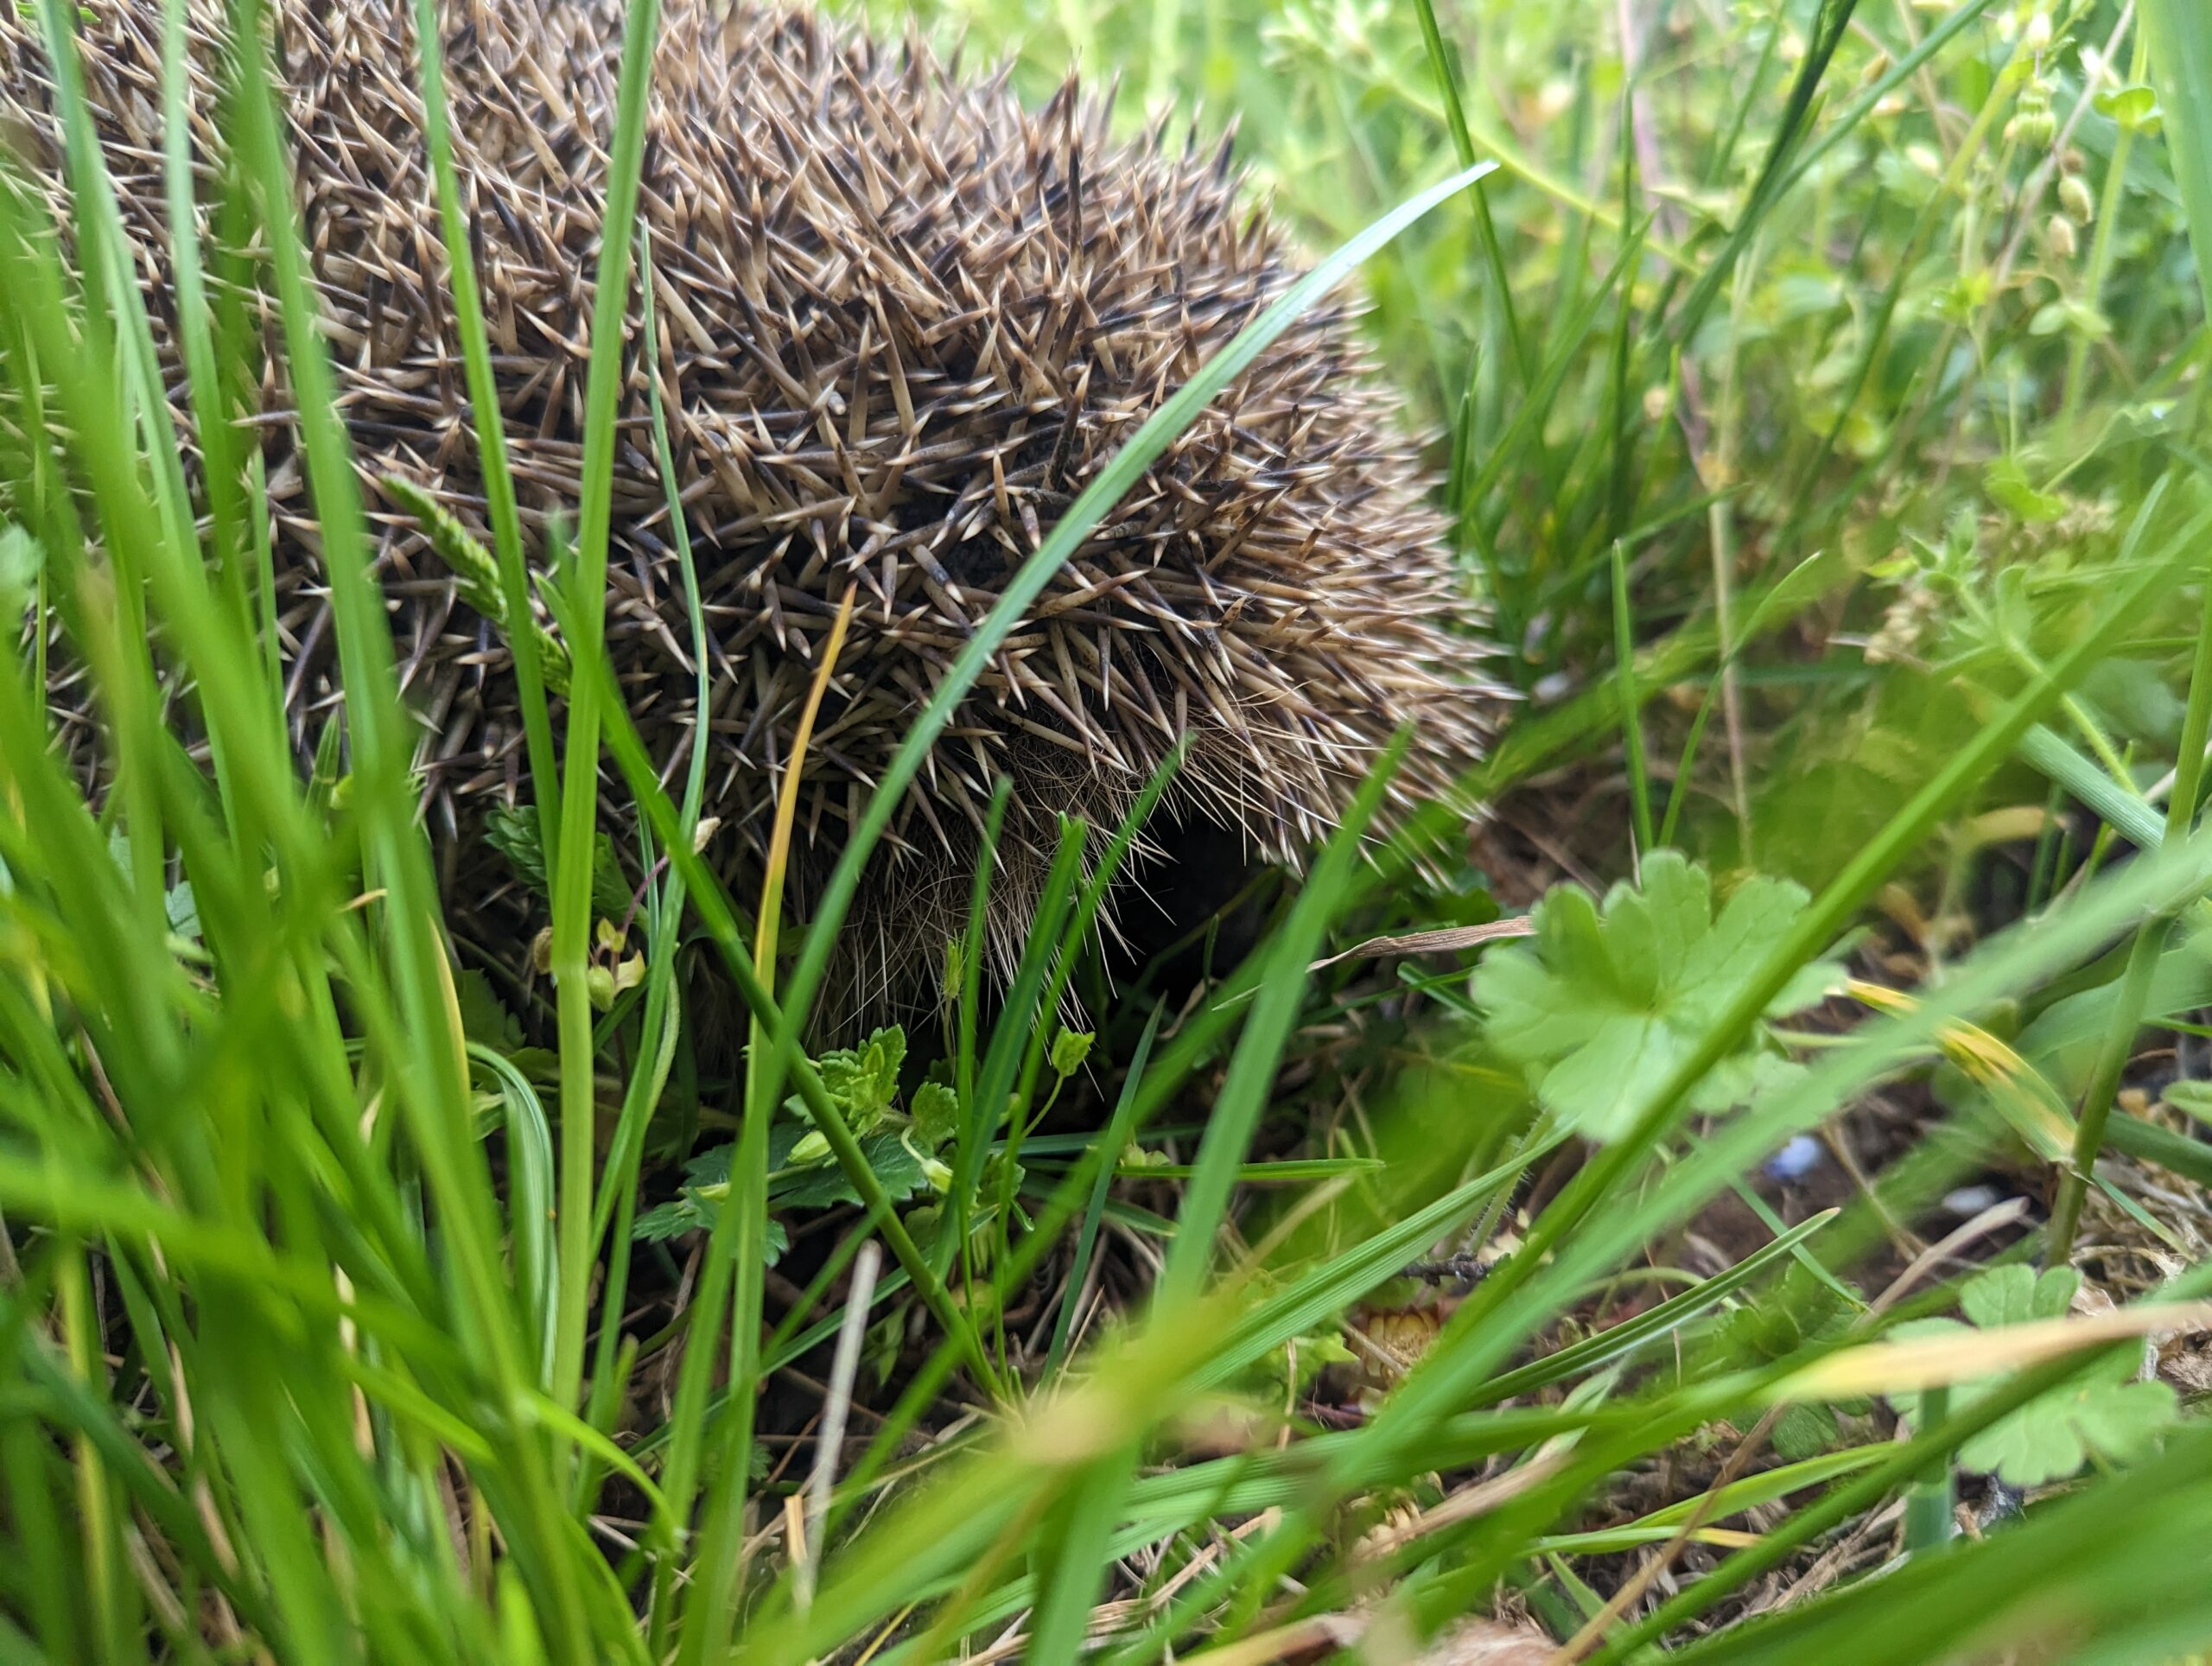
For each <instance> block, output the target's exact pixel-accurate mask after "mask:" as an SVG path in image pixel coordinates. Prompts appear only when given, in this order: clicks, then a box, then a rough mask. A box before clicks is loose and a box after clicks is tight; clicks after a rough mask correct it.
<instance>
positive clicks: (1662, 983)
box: [1474, 850, 1843, 1140]
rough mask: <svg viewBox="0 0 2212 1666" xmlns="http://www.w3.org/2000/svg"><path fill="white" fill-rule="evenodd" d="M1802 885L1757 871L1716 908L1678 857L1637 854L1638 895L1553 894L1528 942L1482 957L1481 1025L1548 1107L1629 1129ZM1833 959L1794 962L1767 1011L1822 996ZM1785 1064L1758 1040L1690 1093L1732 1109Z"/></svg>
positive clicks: (1624, 890)
mask: <svg viewBox="0 0 2212 1666" xmlns="http://www.w3.org/2000/svg"><path fill="white" fill-rule="evenodd" d="M1806 900H1807V899H1806V893H1805V892H1804V891H1803V889H1802V888H1801V887H1798V886H1796V885H1793V884H1790V883H1789V881H1785V880H1777V879H1769V878H1764V877H1754V878H1752V879H1750V880H1747V881H1745V882H1744V883H1743V884H1741V885H1739V886H1738V887H1736V889H1735V890H1734V892H1733V893H1731V894H1730V896H1729V898H1728V900H1727V901H1726V903H1724V904H1723V905H1722V906H1720V908H1719V912H1717V913H1716V912H1715V911H1714V908H1713V881H1712V879H1711V877H1710V876H1709V875H1708V874H1707V873H1706V871H1705V869H1704V868H1701V867H1699V866H1697V865H1696V864H1694V863H1692V862H1689V861H1688V859H1686V858H1685V857H1684V856H1682V855H1681V854H1680V853H1679V852H1677V851H1672V850H1656V851H1654V852H1652V853H1651V855H1649V856H1648V857H1646V858H1645V860H1644V862H1643V887H1642V888H1641V889H1640V890H1639V889H1637V888H1635V887H1630V886H1628V885H1625V884H1624V885H1617V886H1615V887H1613V888H1612V890H1611V892H1609V893H1607V894H1606V897H1605V904H1604V906H1603V909H1602V910H1601V909H1600V908H1599V905H1598V904H1596V903H1595V902H1593V901H1592V900H1591V898H1590V896H1589V894H1588V893H1586V892H1585V891H1582V890H1580V889H1577V888H1575V887H1559V888H1557V889H1555V890H1554V891H1552V892H1551V893H1549V894H1548V896H1546V897H1545V898H1544V900H1542V901H1541V902H1540V903H1538V904H1537V905H1536V907H1535V912H1534V913H1533V915H1532V922H1533V924H1534V925H1535V935H1534V936H1533V937H1532V938H1530V939H1529V941H1528V942H1526V943H1523V944H1515V945H1513V946H1511V947H1510V948H1503V949H1496V950H1493V951H1491V954H1490V956H1489V957H1488V958H1486V959H1485V960H1484V963H1483V964H1482V966H1481V967H1480V968H1479V969H1478V970H1477V971H1476V973H1475V982H1474V995H1475V1001H1476V1002H1477V1004H1478V1006H1480V1007H1481V1008H1483V1011H1484V1018H1485V1033H1486V1034H1487V1035H1488V1037H1489V1039H1490V1040H1491V1045H1493V1046H1496V1047H1497V1050H1498V1051H1499V1052H1501V1053H1502V1054H1503V1055H1504V1057H1505V1058H1506V1059H1508V1060H1509V1061H1510V1062H1512V1063H1515V1064H1518V1065H1522V1066H1524V1067H1525V1068H1527V1070H1528V1071H1529V1075H1530V1077H1531V1078H1532V1080H1533V1081H1534V1083H1535V1089H1536V1094H1537V1097H1538V1098H1539V1099H1540V1100H1541V1102H1542V1103H1543V1104H1544V1105H1545V1106H1546V1108H1548V1110H1552V1111H1553V1112H1554V1114H1556V1115H1557V1116H1560V1118H1561V1119H1563V1120H1564V1121H1565V1122H1567V1123H1568V1124H1569V1125H1570V1126H1572V1127H1573V1128H1574V1129H1577V1130H1578V1131H1579V1132H1580V1133H1583V1134H1585V1135H1588V1136H1590V1137H1591V1138H1592V1139H1598V1140H1608V1139H1614V1138H1618V1136H1619V1135H1622V1134H1624V1133H1625V1132H1626V1131H1627V1129H1628V1126H1629V1123H1630V1119H1631V1118H1632V1117H1633V1116H1634V1115H1635V1113H1636V1110H1637V1106H1638V1105H1639V1103H1641V1096H1642V1095H1643V1093H1644V1092H1645V1091H1648V1090H1649V1088H1650V1086H1651V1085H1652V1084H1654V1083H1655V1082H1656V1081H1657V1080H1658V1079H1659V1078H1661V1077H1662V1076H1664V1075H1665V1074H1666V1073H1667V1071H1669V1070H1671V1069H1672V1068H1674V1067H1675V1065H1677V1064H1679V1063H1680V1062H1681V1060H1682V1059H1684V1058H1686V1057H1688V1054H1689V1052H1691V1050H1692V1049H1693V1048H1694V1047H1695V1046H1697V1044H1698V1041H1699V1040H1700V1037H1701V1036H1702V1035H1703V1033H1705V1031H1706V1030H1707V1028H1708V1027H1710V1026H1711V1025H1712V1024H1713V1021H1715V1020H1716V1019H1718V1018H1719V1015H1720V1014H1722V1013H1723V1012H1724V1011H1726V1008H1728V1006H1729V1005H1730V1003H1731V1002H1733V1001H1734V1000H1735V998H1736V997H1737V995H1738V994H1739V993H1740V992H1741V991H1742V989H1743V988H1744V985H1745V982H1748V981H1749V979H1750V978H1751V976H1752V974H1753V973H1754V972H1755V971H1756V970H1758V967H1759V965H1760V963H1761V962H1762V961H1763V960H1764V958H1765V957H1766V955H1767V953H1768V952H1769V951H1770V950H1771V949H1772V947H1773V945H1774V944H1776V943H1777V942H1779V941H1780V940H1781V938H1783V936H1784V935H1785V934H1786V933H1787V932H1789V929H1790V927H1791V926H1792V925H1794V924H1795V923H1796V919H1797V917H1798V915H1799V914H1800V913H1801V912H1802V911H1803V909H1804V906H1805V904H1806ZM1842 975H1843V974H1842V969H1841V968H1840V966H1838V965H1837V964H1836V963H1834V962H1833V961H1828V960H1816V961H1814V962H1811V963H1808V964H1807V965H1805V966H1803V967H1802V968H1800V969H1799V970H1798V971H1797V973H1796V976H1793V977H1792V978H1791V979H1790V981H1789V985H1788V987H1786V988H1785V989H1783V991H1782V993H1781V994H1780V995H1777V996H1776V997H1775V999H1774V1000H1773V1001H1771V1002H1769V1003H1768V1004H1767V1007H1766V1015H1767V1016H1768V1017H1770V1018H1771V1017H1780V1016H1782V1015H1783V1014H1787V1013H1793V1012H1799V1011H1802V1010H1803V1009H1804V1008H1807V1007H1810V1006H1813V1005H1815V1003H1817V1002H1819V1001H1820V1000H1821V998H1822V997H1823V996H1824V995H1826V994H1827V991H1828V990H1829V989H1832V988H1833V987H1834V985H1835V984H1836V983H1837V982H1839V981H1840V979H1841V977H1842ZM1790 1068H1791V1066H1790V1065H1789V1061H1788V1060H1786V1059H1783V1058H1782V1057H1781V1056H1780V1055H1779V1054H1778V1053H1777V1052H1775V1051H1774V1049H1773V1047H1772V1046H1771V1045H1770V1043H1769V1041H1768V1040H1767V1039H1766V1038H1765V1037H1764V1034H1761V1035H1758V1036H1754V1037H1753V1038H1752V1040H1751V1044H1750V1045H1749V1046H1746V1047H1745V1049H1744V1050H1743V1051H1742V1052H1739V1053H1738V1054H1737V1055H1735V1056H1734V1057H1733V1058H1732V1059H1727V1060H1726V1061H1724V1062H1723V1064H1722V1065H1721V1066H1720V1067H1719V1068H1718V1069H1716V1070H1715V1071H1713V1072H1712V1074H1711V1075H1710V1076H1708V1077H1707V1079H1706V1081H1705V1082H1704V1083H1703V1084H1700V1088H1699V1089H1698V1091H1697V1093H1696V1094H1695V1096H1694V1103H1696V1104H1697V1105H1698V1107H1699V1108H1700V1110H1726V1109H1727V1108H1728V1107H1730V1106H1732V1105H1736V1104H1741V1103H1745V1101H1746V1100H1747V1099H1749V1098H1750V1097H1752V1096H1753V1095H1754V1094H1756V1093H1758V1092H1760V1091H1764V1090H1765V1089H1766V1088H1767V1087H1768V1086H1770V1085H1771V1084H1773V1083H1775V1082H1776V1081H1777V1080H1779V1079H1780V1078H1781V1075H1782V1074H1783V1073H1786V1072H1787V1071H1788V1070H1789V1069H1790Z"/></svg>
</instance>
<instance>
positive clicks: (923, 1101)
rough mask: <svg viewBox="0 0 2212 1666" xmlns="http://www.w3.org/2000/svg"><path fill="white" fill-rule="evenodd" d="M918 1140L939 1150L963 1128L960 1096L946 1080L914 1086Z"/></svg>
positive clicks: (915, 1134)
mask: <svg viewBox="0 0 2212 1666" xmlns="http://www.w3.org/2000/svg"><path fill="white" fill-rule="evenodd" d="M912 1115H913V1121H914V1142H915V1143H916V1144H917V1145H918V1146H920V1147H921V1148H922V1149H923V1150H925V1151H935V1150H936V1149H937V1148H938V1147H939V1146H941V1145H943V1144H944V1142H945V1141H947V1140H950V1138H951V1137H952V1136H953V1135H955V1134H957V1133H958V1132H959V1131H960V1096H959V1095H958V1094H957V1093H955V1092H954V1091H952V1090H951V1089H950V1087H948V1086H946V1085H945V1084H944V1083H943V1082H925V1083H923V1084H921V1086H919V1087H918V1088H916V1089H915V1090H914V1097H913V1101H912Z"/></svg>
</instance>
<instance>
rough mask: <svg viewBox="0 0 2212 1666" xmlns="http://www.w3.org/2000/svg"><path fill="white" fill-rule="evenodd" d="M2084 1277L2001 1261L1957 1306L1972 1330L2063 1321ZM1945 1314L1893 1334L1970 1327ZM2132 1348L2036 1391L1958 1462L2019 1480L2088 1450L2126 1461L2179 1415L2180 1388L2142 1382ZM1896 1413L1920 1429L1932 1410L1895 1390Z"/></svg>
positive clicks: (2060, 1472)
mask: <svg viewBox="0 0 2212 1666" xmlns="http://www.w3.org/2000/svg"><path fill="white" fill-rule="evenodd" d="M2081 1285H2082V1277H2081V1275H2080V1274H2078V1273H2076V1272H2075V1270H2074V1269H2072V1268H2070V1267H2054V1268H2052V1269H2050V1271H2048V1272H2046V1273H2044V1274H2042V1275H2037V1274H2036V1273H2035V1272H2034V1271H2032V1270H2031V1269H2029V1268H2026V1267H2022V1266H2012V1267H1997V1268H1992V1269H1990V1270H1989V1271H1987V1272H1986V1273H1982V1274H1980V1275H1977V1276H1976V1277H1974V1279H1972V1280H1969V1281H1967V1285H1966V1287H1965V1288H1963V1289H1962V1290H1961V1291H1960V1293H1959V1307H1960V1309H1961V1311H1962V1312H1963V1313H1965V1314H1966V1315H1967V1319H1970V1320H1972V1321H1973V1325H1972V1328H1975V1329H1980V1330H1990V1329H1994V1328H1997V1327H1999V1326H2007V1325H2026V1324H2031V1323H2033V1322H2035V1321H2036V1320H2038V1319H2061V1318H2063V1317H2064V1316H2065V1314H2066V1313H2067V1312H2068V1310H2069V1308H2070V1307H2072V1306H2073V1301H2074V1294H2075V1291H2077V1290H2078V1289H2080V1288H2081ZM1968 1328H1969V1326H1964V1325H1961V1324H1959V1323H1958V1322H1956V1321H1955V1320H1953V1319H1923V1320H1922V1321H1920V1322H1919V1323H1917V1324H1913V1325H1900V1326H1897V1328H1896V1329H1895V1330H1894V1331H1892V1332H1891V1335H1892V1336H1893V1337H1899V1338H1903V1337H1909V1336H1941V1335H1943V1334H1945V1333H1946V1332H1961V1331H1964V1330H1967V1329H1968ZM2134 1379H2135V1368H2134V1364H2133V1360H2132V1359H2131V1358H2129V1357H2128V1356H2127V1355H2126V1354H2121V1355H2120V1356H2119V1357H2118V1358H2114V1359H2112V1360H2110V1361H2107V1362H2105V1363H2103V1364H2099V1365H2098V1366H2096V1367H2094V1369H2093V1370H2090V1371H2089V1372H2088V1374H2087V1375H2086V1376H2083V1377H2076V1378H2075V1379H2074V1380H2073V1381H2072V1382H2070V1383H2068V1384H2067V1385H2066V1386H2065V1387H2063V1388H2061V1389H2054V1390H2053V1391H2051V1392H2050V1393H2049V1394H2045V1395H2042V1396H2037V1398H2036V1399H2034V1400H2031V1401H2030V1402H2028V1403H2027V1404H2026V1405H2024V1406H2022V1407H2021V1408H2019V1409H2018V1410H2017V1411H2014V1412H2012V1413H2011V1414H2009V1415H2006V1416H2004V1417H2000V1418H1999V1419H1998V1420H1997V1421H1995V1422H1994V1423H1992V1424H1991V1425H1990V1426H1989V1427H1988V1428H1986V1429H1984V1430H1982V1431H1981V1433H1980V1434H1977V1435H1975V1436H1974V1438H1973V1439H1971V1440H1968V1441H1967V1442H1966V1443H1965V1444H1964V1445H1963V1446H1961V1447H1960V1448H1959V1463H1960V1464H1961V1466H1963V1467H1964V1468H1967V1469H1970V1470H1974V1471H1975V1472H1978V1473H1980V1474H1993V1475H1996V1476H1998V1477H1999V1478H2001V1479H2003V1480H2004V1481H2005V1482H2006V1483H2008V1484H2009V1485H2012V1486H2016V1487H2031V1486H2042V1485H2044V1484H2045V1483H2047V1482H2050V1481H2063V1480H2064V1479H2065V1478H2067V1477H2069V1476H2070V1475H2072V1474H2074V1473H2075V1472H2077V1471H2079V1470H2080V1469H2081V1467H2082V1465H2083V1464H2085V1463H2087V1462H2088V1459H2090V1457H2091V1456H2092V1455H2094V1456H2096V1457H2099V1458H2102V1459H2105V1460H2106V1461H2107V1462H2108V1463H2115V1464H2118V1463H2126V1462H2129V1461H2131V1460H2132V1459H2137V1458H2139V1457H2141V1456H2143V1455H2144V1454H2145V1453H2147V1452H2149V1451H2150V1450H2151V1449H2152V1447H2155V1446H2156V1444H2157V1443H2158V1436H2159V1435H2160V1434H2164V1431H2165V1430H2166V1428H2168V1427H2169V1426H2171V1424H2172V1422H2173V1421H2174V1420H2175V1418H2176V1417H2177V1416H2178V1415H2180V1407H2179V1402H2177V1399H2176V1397H2175V1396H2174V1391H2173V1390H2172V1389H2171V1388H2169V1387H2167V1386H2166V1384H2164V1383H2159V1382H2155V1381H2153V1382H2142V1383H2139V1382H2137V1381H2135V1380H2134ZM2004 1380H2005V1379H2004V1377H2002V1376H1999V1377H1992V1378H1990V1379H1988V1380H1986V1381H1984V1382H1980V1383H1962V1384H1961V1385H1960V1386H1958V1387H1956V1388H1955V1389H1952V1390H1951V1391H1950V1402H1951V1405H1952V1406H1953V1407H1954V1408H1963V1407H1966V1406H1968V1405H1971V1404H1973V1402H1974V1401H1976V1400H1979V1399H1980V1398H1982V1397H1984V1396H1986V1395H1988V1394H1990V1393H1991V1392H1993V1390H1994V1389H1996V1388H1997V1387H1998V1386H1999V1383H2002V1382H2003V1381H2004ZM1891 1403H1893V1404H1894V1405H1895V1406H1896V1407H1897V1413H1898V1415H1899V1416H1901V1417H1902V1418H1903V1419H1904V1421H1906V1422H1907V1423H1908V1424H1910V1425H1913V1426H1915V1427H1917V1426H1918V1425H1919V1424H1920V1423H1922V1422H1923V1421H1924V1419H1925V1416H1926V1412H1925V1405H1924V1396H1922V1395H1919V1394H1899V1395H1893V1396H1891Z"/></svg>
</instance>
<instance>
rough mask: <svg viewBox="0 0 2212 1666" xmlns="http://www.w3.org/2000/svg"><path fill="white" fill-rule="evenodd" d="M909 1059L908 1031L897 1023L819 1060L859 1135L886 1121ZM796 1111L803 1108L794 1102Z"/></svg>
mask: <svg viewBox="0 0 2212 1666" xmlns="http://www.w3.org/2000/svg"><path fill="white" fill-rule="evenodd" d="M904 1063H906V1031H904V1030H902V1029H900V1028H899V1027H898V1026H897V1025H896V1024H893V1025H892V1026H891V1027H889V1028H888V1029H881V1030H877V1031H876V1032H874V1033H873V1034H871V1035H870V1036H869V1037H868V1040H866V1041H865V1042H863V1043H862V1044H861V1046H857V1047H840V1048H838V1049H836V1051H835V1052H825V1053H823V1055H822V1057H821V1058H820V1059H817V1061H816V1065H815V1067H816V1068H817V1070H819V1071H821V1072H822V1085H823V1089H824V1091H827V1092H828V1094H829V1097H830V1098H831V1099H832V1100H834V1101H836V1106H837V1109H838V1110H840V1111H842V1113H843V1114H844V1117H845V1121H846V1122H847V1123H848V1124H849V1126H850V1127H851V1129H852V1130H853V1132H854V1133H855V1134H861V1133H865V1132H866V1131H867V1130H868V1129H872V1128H874V1126H875V1125H876V1124H877V1123H878V1122H881V1121H882V1120H883V1113H884V1112H885V1111H887V1110H889V1109H890V1108H891V1102H892V1101H893V1099H895V1098H896V1097H898V1094H899V1065H903V1064H904ZM790 1103H791V1104H792V1105H793V1106H794V1107H795V1108H800V1110H801V1114H802V1115H804V1109H803V1107H799V1102H798V1100H796V1099H793V1100H791V1102H790Z"/></svg>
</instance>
